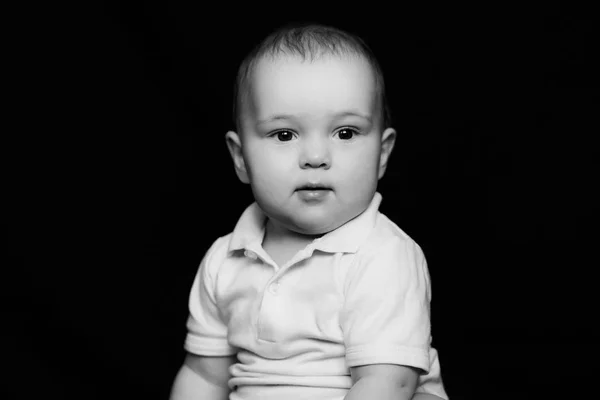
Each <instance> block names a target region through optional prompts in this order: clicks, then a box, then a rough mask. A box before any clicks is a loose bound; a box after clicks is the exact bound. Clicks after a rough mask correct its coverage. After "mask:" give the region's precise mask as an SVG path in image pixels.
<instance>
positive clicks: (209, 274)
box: [184, 239, 236, 356]
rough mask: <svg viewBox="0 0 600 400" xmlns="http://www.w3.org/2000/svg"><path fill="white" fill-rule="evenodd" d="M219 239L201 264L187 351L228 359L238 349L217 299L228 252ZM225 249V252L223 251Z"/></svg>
mask: <svg viewBox="0 0 600 400" xmlns="http://www.w3.org/2000/svg"><path fill="white" fill-rule="evenodd" d="M225 247H226V246H223V243H222V240H221V239H220V240H217V241H216V242H215V243H214V244H213V245H212V246H211V248H210V249H209V250H208V251H207V253H206V255H205V256H204V258H203V259H202V262H201V263H200V267H199V268H198V272H197V273H196V277H195V278H194V283H193V285H192V289H191V292H190V296H189V312H190V313H189V317H188V320H187V329H188V333H187V336H186V339H185V344H184V348H185V350H186V351H188V352H190V353H193V354H198V355H205V356H228V355H233V354H236V349H235V348H234V347H232V346H230V345H229V343H228V341H227V325H226V324H225V323H224V322H223V321H222V319H221V316H220V313H219V309H218V306H217V301H216V298H215V274H216V272H217V270H218V266H219V265H220V264H221V263H222V262H223V260H222V258H223V256H221V257H219V255H220V253H224V252H225V251H226V248H225ZM220 250H221V251H220Z"/></svg>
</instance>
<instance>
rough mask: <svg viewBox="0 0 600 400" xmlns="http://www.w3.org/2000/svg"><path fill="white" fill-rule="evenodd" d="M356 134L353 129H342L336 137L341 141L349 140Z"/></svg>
mask: <svg viewBox="0 0 600 400" xmlns="http://www.w3.org/2000/svg"><path fill="white" fill-rule="evenodd" d="M357 133H358V132H357V131H356V130H355V129H352V128H343V129H340V130H339V131H338V132H337V134H338V137H339V138H340V139H342V140H350V139H352V138H353V137H354V135H356V134H357Z"/></svg>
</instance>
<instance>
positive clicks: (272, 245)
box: [262, 219, 318, 267]
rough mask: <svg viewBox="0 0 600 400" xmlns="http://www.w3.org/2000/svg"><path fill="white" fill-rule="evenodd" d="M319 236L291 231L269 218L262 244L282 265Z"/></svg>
mask: <svg viewBox="0 0 600 400" xmlns="http://www.w3.org/2000/svg"><path fill="white" fill-rule="evenodd" d="M317 237H318V236H317V235H303V234H301V233H297V232H294V231H291V230H289V229H287V228H285V227H283V226H281V225H279V224H277V223H274V222H273V221H272V220H270V219H269V220H268V221H267V223H266V226H265V237H264V239H263V243H262V246H263V249H265V251H266V252H267V254H268V255H269V256H270V257H271V258H272V259H273V261H275V262H276V263H277V265H278V266H280V267H281V266H283V265H284V264H285V263H287V262H288V261H289V260H290V259H291V258H292V257H294V255H295V254H296V253H297V252H298V251H300V250H302V249H304V248H305V247H306V246H307V245H308V244H309V243H311V242H312V241H313V240H315V239H316V238H317Z"/></svg>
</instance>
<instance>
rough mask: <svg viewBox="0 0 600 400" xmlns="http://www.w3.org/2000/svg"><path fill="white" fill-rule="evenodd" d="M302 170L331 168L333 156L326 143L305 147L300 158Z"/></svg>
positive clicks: (311, 144)
mask: <svg viewBox="0 0 600 400" xmlns="http://www.w3.org/2000/svg"><path fill="white" fill-rule="evenodd" d="M300 167H301V168H325V169H328V168H329V167H331V155H330V152H329V148H328V146H327V145H326V144H325V143H320V142H319V143H310V144H309V145H307V146H305V148H304V150H303V152H302V156H301V157H300Z"/></svg>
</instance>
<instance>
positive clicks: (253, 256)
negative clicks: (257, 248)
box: [244, 250, 258, 260]
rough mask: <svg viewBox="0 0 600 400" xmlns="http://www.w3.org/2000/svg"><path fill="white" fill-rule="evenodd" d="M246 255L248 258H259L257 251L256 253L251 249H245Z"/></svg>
mask: <svg viewBox="0 0 600 400" xmlns="http://www.w3.org/2000/svg"><path fill="white" fill-rule="evenodd" d="M244 255H245V256H246V257H248V258H251V259H253V260H256V259H257V258H258V256H257V255H256V253H254V252H253V251H250V250H245V251H244Z"/></svg>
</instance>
